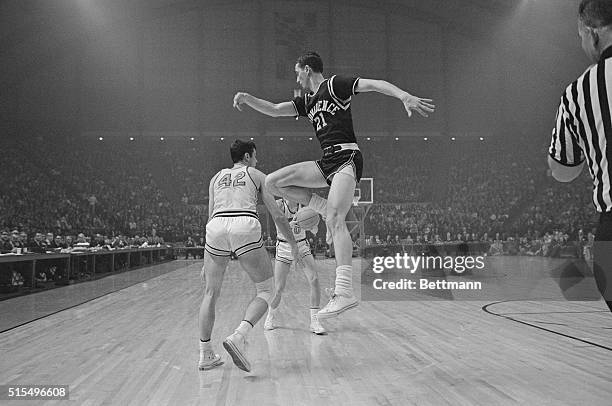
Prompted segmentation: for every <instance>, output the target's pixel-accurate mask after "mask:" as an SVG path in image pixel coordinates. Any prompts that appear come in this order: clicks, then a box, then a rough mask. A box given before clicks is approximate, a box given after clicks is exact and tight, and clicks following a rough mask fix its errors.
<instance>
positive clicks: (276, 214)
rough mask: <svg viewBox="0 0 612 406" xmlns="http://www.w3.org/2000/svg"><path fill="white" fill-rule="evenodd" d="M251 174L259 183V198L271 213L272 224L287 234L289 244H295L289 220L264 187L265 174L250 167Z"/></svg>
mask: <svg viewBox="0 0 612 406" xmlns="http://www.w3.org/2000/svg"><path fill="white" fill-rule="evenodd" d="M251 172H252V173H251V175H252V176H253V177H254V178H255V179H256V181H257V182H258V184H259V192H260V193H261V199H262V200H263V202H264V204H265V205H266V207H267V208H268V211H269V212H270V214H271V215H272V220H273V221H274V224H276V226H277V227H278V229H279V230H280V231H281V232H282V233H283V235H285V236H287V238H288V239H289V244H291V245H292V246H294V245H296V242H295V239H294V238H293V233H292V232H291V227H290V226H289V221H288V220H287V218H286V217H285V215H284V214H283V212H282V211H281V209H280V208H279V207H278V203H276V200H275V199H274V196H272V193H270V191H269V190H268V188H267V187H266V175H265V174H264V173H263V172H261V171H259V170H257V169H251Z"/></svg>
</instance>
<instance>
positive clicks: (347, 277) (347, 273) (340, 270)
mask: <svg viewBox="0 0 612 406" xmlns="http://www.w3.org/2000/svg"><path fill="white" fill-rule="evenodd" d="M334 293H335V294H336V295H341V296H352V295H353V267H352V266H351V265H340V266H339V267H337V268H336V288H335V289H334Z"/></svg>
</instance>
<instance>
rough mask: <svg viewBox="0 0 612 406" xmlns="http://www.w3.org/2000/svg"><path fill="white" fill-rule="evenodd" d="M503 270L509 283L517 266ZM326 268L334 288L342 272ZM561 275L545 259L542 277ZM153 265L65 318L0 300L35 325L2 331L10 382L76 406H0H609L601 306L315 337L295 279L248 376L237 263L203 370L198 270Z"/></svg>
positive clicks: (375, 315) (386, 308)
mask: <svg viewBox="0 0 612 406" xmlns="http://www.w3.org/2000/svg"><path fill="white" fill-rule="evenodd" d="M526 260H527V259H526ZM529 260H530V261H533V259H529ZM500 261H501V262H500V264H501V265H500V266H502V267H506V268H508V272H511V271H512V269H511V268H512V267H513V266H515V262H512V261H516V259H512V260H508V261H509V262H507V263H506V262H504V261H505V260H504V259H500ZM521 261H522V260H521ZM318 263H319V264H320V265H321V266H322V268H323V272H322V275H321V277H320V279H321V283H322V286H323V287H327V286H329V285H330V282H331V272H332V270H333V263H332V262H331V261H329V260H321V261H319V262H318ZM532 265H533V264H532ZM553 265H554V264H551V263H550V262H549V261H547V260H545V259H542V260H541V267H542V268H546V267H551V266H553ZM169 266H170V267H171V269H169V268H168V267H169ZM157 267H166V268H164V269H165V270H162V271H152V272H151V273H150V276H151V279H148V280H143V281H141V282H134V283H133V284H131V285H129V284H127V285H125V286H124V285H121V286H119V285H117V286H119V289H118V290H116V291H114V292H107V291H103V292H102V294H101V295H99V296H100V297H99V298H97V299H94V300H89V301H86V302H85V303H83V304H80V305H78V304H74V303H71V306H72V307H70V308H68V309H66V310H63V311H58V312H54V311H50V310H53V307H54V303H55V302H53V301H54V300H55V301H56V302H57V301H59V302H60V304H61V299H60V298H61V296H62V295H59V296H58V293H59V292H61V290H60V289H64V288H60V289H57V290H56V292H54V294H53V295H52V296H49V297H45V296H39V297H38V299H37V300H39V301H41V302H42V301H45V300H46V301H47V303H36V300H35V303H34V304H32V303H31V302H28V303H29V304H27V305H23V307H22V308H21V310H20V307H19V306H16V305H15V303H18V302H14V303H10V302H11V300H17V299H20V298H17V299H11V300H9V301H4V302H0V312H1V313H0V314H1V315H2V319H3V320H8V318H9V315H8V314H7V312H9V311H10V312H13V313H15V312H17V313H20V312H22V314H21V316H22V317H21V318H19V317H16V315H15V314H12V315H11V316H10V317H11V318H12V319H14V320H18V321H19V320H22V319H23V318H24V317H25V318H27V317H30V319H31V320H33V321H31V322H25V323H21V322H15V325H16V326H17V327H14V328H9V329H5V331H4V332H3V333H0V354H1V358H0V385H8V384H11V385H16V384H19V385H27V384H39V385H42V384H44V385H49V384H56V385H69V388H70V400H62V401H60V400H57V401H47V402H34V403H28V402H24V401H9V402H6V401H0V403H2V404H15V405H24V404H58V405H64V404H74V405H149V404H150V405H257V406H264V405H278V406H284V405H331V404H334V405H607V406H609V405H612V375H611V373H610V368H611V367H612V315H611V314H609V313H608V312H607V311H605V309H604V304H603V302H601V301H556V300H555V301H550V300H549V301H537V300H529V301H521V300H514V301H511V300H504V301H493V300H491V301H478V300H453V301H451V300H409V301H384V302H362V303H361V304H360V306H359V307H358V308H357V309H355V310H351V311H349V312H347V313H345V314H344V315H341V316H340V317H338V318H336V319H331V320H327V321H326V322H325V326H326V327H327V328H328V330H329V335H327V336H315V335H312V334H311V333H310V332H309V331H308V323H307V322H308V309H307V304H308V300H307V298H308V296H307V295H308V289H307V284H306V279H305V278H304V276H303V274H302V272H301V271H300V270H298V271H297V272H292V273H291V274H290V276H289V280H288V284H287V292H286V294H285V296H284V299H283V303H282V304H281V309H282V310H281V311H282V318H281V323H282V326H283V327H282V328H278V329H276V330H273V331H269V332H264V331H263V329H262V323H260V324H258V325H257V326H256V327H255V329H254V330H253V331H252V332H251V334H250V341H249V349H248V351H249V352H248V356H249V359H250V361H251V364H252V367H253V370H252V372H251V373H244V372H242V371H240V370H239V369H237V368H236V367H235V366H234V365H233V363H232V362H231V359H230V358H229V357H228V356H227V354H226V353H225V352H224V350H223V348H222V346H221V345H220V342H221V340H222V339H223V338H224V337H225V336H226V335H228V334H230V333H231V332H232V330H233V328H234V327H235V326H236V325H237V323H238V322H239V321H240V319H241V316H242V312H243V310H244V307H245V306H246V304H247V302H248V300H249V299H250V298H251V297H252V294H254V288H253V287H252V285H251V284H250V282H249V280H248V278H247V277H246V275H245V274H244V273H243V272H242V271H241V270H240V269H239V267H238V266H237V264H236V263H235V262H232V263H231V264H230V267H229V268H228V271H227V273H226V277H225V281H224V287H223V290H222V296H221V299H220V301H219V303H218V308H217V321H216V326H215V330H214V331H213V341H214V343H215V346H216V348H217V351H218V352H219V353H220V354H221V356H222V357H223V359H224V360H225V364H224V365H223V366H221V367H219V368H216V369H214V370H211V371H203V372H200V371H198V370H197V365H196V364H197V360H198V344H197V343H198V333H197V312H198V308H199V304H200V300H201V295H202V289H201V284H200V279H199V272H200V267H201V263H200V262H194V261H175V262H173V263H171V264H161V265H157ZM95 283H101V282H100V281H94V282H91V283H89V282H88V283H83V284H79V285H74V286H72V287H70V288H72V289H84V290H85V289H89V290H91V289H94V290H95V289H96V288H95V285H91V284H95ZM92 286H93V287H92ZM72 294H75V293H72ZM31 296H32V298H33V299H36V295H31ZM32 298H31V299H28V300H32ZM22 300H23V298H22ZM7 302H9V303H7ZM33 308H37V309H40V308H44V309H47V311H48V313H50V314H49V315H48V316H44V314H43V315H41V313H40V312H38V313H35V312H32V309H33Z"/></svg>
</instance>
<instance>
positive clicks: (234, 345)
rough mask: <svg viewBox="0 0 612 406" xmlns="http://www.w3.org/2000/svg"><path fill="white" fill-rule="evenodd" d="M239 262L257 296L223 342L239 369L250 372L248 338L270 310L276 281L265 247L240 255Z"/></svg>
mask: <svg viewBox="0 0 612 406" xmlns="http://www.w3.org/2000/svg"><path fill="white" fill-rule="evenodd" d="M238 260H239V261H240V265H241V266H242V268H243V269H244V270H245V271H246V273H247V274H248V275H249V277H250V278H251V280H252V281H253V282H254V283H255V289H256V291H257V296H256V297H255V298H254V299H253V300H252V301H251V303H249V305H248V307H247V309H246V312H245V314H244V318H243V319H242V321H241V322H240V325H239V326H238V327H237V328H236V330H235V331H234V333H233V334H231V335H230V336H228V337H227V338H226V339H225V341H223V347H224V348H225V350H226V351H227V352H228V353H229V354H230V356H231V357H232V360H233V361H234V364H236V366H237V367H238V368H240V369H242V370H243V371H246V372H249V371H250V370H251V364H250V362H249V361H248V360H247V358H246V344H247V336H248V334H249V332H250V331H251V329H252V328H253V327H254V326H255V324H257V322H258V321H259V319H261V317H262V316H263V315H264V314H265V313H266V310H267V309H268V303H269V302H270V300H271V297H272V290H273V285H274V281H273V279H272V269H271V268H272V265H271V264H270V258H269V256H268V253H267V252H266V249H265V248H264V247H260V248H256V249H254V250H252V251H248V252H246V253H244V254H242V255H239V256H238Z"/></svg>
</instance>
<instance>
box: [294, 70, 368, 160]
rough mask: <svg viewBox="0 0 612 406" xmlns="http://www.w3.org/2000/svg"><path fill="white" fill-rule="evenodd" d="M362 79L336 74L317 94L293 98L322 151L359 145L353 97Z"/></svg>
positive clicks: (320, 87)
mask: <svg viewBox="0 0 612 406" xmlns="http://www.w3.org/2000/svg"><path fill="white" fill-rule="evenodd" d="M358 81H359V78H350V77H343V76H337V75H334V76H332V77H331V78H329V79H325V80H324V81H323V82H322V83H321V85H320V86H319V89H317V91H316V92H315V93H314V94H307V95H305V96H304V97H296V98H294V99H293V106H294V107H295V111H296V113H297V115H298V116H303V117H308V119H309V120H310V122H311V123H312V126H313V127H314V129H315V132H316V134H317V138H318V139H319V142H320V143H321V148H326V147H329V146H332V145H336V144H344V143H352V142H354V143H356V142H357V140H356V139H355V133H354V131H353V117H352V115H351V96H352V95H354V94H356V93H355V87H356V86H357V82H358Z"/></svg>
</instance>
